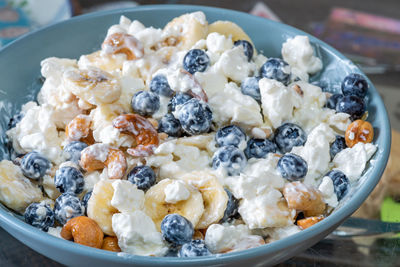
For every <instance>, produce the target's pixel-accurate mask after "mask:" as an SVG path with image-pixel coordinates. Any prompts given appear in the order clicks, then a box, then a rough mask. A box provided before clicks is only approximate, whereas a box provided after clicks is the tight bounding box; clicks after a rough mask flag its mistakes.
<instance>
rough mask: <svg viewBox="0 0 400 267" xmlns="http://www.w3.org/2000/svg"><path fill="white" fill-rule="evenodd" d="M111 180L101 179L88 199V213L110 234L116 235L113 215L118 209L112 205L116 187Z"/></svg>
mask: <svg viewBox="0 0 400 267" xmlns="http://www.w3.org/2000/svg"><path fill="white" fill-rule="evenodd" d="M112 182H113V181H110V180H100V181H98V182H97V183H96V184H95V185H94V188H93V192H92V196H91V197H90V199H89V201H88V206H87V215H88V217H89V218H91V219H93V220H94V221H95V222H96V223H97V224H98V225H99V226H100V228H101V230H103V232H104V233H105V234H107V235H110V236H115V233H114V231H113V229H112V216H113V214H114V213H117V212H118V210H117V209H116V208H114V207H113V206H111V199H112V197H113V195H114V188H113V187H112Z"/></svg>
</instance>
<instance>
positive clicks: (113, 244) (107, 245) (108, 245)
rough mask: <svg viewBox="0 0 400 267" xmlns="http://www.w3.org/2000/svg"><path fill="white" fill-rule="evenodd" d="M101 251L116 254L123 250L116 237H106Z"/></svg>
mask: <svg viewBox="0 0 400 267" xmlns="http://www.w3.org/2000/svg"><path fill="white" fill-rule="evenodd" d="M101 249H104V250H108V251H114V252H121V248H120V247H119V245H118V239H117V237H115V236H107V237H105V238H104V240H103V245H102V247H101Z"/></svg>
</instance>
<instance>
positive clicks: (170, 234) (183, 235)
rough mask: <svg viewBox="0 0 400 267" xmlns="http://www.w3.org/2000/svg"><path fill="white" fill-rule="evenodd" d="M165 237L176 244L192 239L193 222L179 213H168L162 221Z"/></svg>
mask: <svg viewBox="0 0 400 267" xmlns="http://www.w3.org/2000/svg"><path fill="white" fill-rule="evenodd" d="M161 234H162V236H163V238H164V239H165V240H166V241H167V242H169V243H171V244H172V245H174V246H179V245H183V244H185V243H187V242H190V241H191V240H192V237H193V234H194V228H193V225H192V223H191V222H190V221H189V220H187V219H186V218H185V217H183V216H181V215H179V214H168V215H167V216H165V217H164V219H163V220H162V222H161Z"/></svg>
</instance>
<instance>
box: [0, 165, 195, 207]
mask: <svg viewBox="0 0 400 267" xmlns="http://www.w3.org/2000/svg"><path fill="white" fill-rule="evenodd" d="M200 197H201V195H200ZM42 199H43V194H42V191H41V190H40V188H39V187H38V186H37V185H36V184H34V183H32V182H31V180H29V179H28V178H26V177H25V176H24V175H23V174H22V171H21V169H20V168H19V167H18V166H16V165H14V164H13V163H12V162H11V161H9V160H3V161H1V162H0V202H1V203H3V204H4V205H6V206H7V207H8V208H10V209H13V210H15V211H17V212H19V213H24V211H25V209H26V207H27V206H28V205H29V204H31V203H33V202H40V201H41V200H42Z"/></svg>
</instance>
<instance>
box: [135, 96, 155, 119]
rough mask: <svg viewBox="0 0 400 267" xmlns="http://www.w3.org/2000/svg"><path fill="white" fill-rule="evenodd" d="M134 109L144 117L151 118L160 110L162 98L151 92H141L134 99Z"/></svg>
mask: <svg viewBox="0 0 400 267" xmlns="http://www.w3.org/2000/svg"><path fill="white" fill-rule="evenodd" d="M131 105H132V109H133V111H134V112H135V113H137V114H140V115H142V116H151V115H153V114H154V113H156V112H157V110H159V109H160V97H159V96H158V95H157V94H155V93H153V92H149V91H139V92H137V93H136V94H135V95H134V96H133V97H132V103H131Z"/></svg>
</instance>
